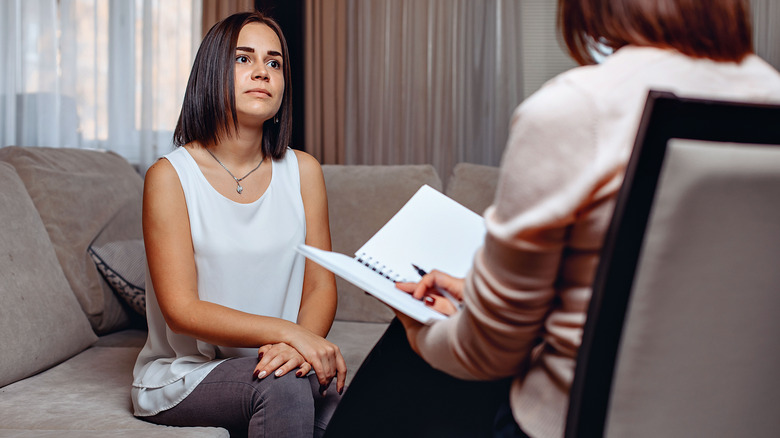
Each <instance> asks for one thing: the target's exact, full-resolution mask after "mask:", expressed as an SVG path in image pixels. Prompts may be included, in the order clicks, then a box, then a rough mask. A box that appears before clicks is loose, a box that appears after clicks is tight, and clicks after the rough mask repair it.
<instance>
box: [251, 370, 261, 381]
mask: <svg viewBox="0 0 780 438" xmlns="http://www.w3.org/2000/svg"><path fill="white" fill-rule="evenodd" d="M258 374H260V370H255V372H254V373H252V377H254V378H255V379H256V378H257V375H258Z"/></svg>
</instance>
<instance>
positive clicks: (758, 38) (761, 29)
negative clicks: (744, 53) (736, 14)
mask: <svg viewBox="0 0 780 438" xmlns="http://www.w3.org/2000/svg"><path fill="white" fill-rule="evenodd" d="M751 4H752V6H753V40H754V44H755V50H756V53H757V54H758V56H760V57H762V58H764V59H765V60H766V61H767V62H769V63H770V64H772V66H773V67H774V68H776V69H780V1H777V0H751Z"/></svg>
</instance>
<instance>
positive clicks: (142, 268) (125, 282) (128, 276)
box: [88, 239, 146, 316]
mask: <svg viewBox="0 0 780 438" xmlns="http://www.w3.org/2000/svg"><path fill="white" fill-rule="evenodd" d="M88 252H89V255H90V257H92V261H93V262H95V266H97V268H98V271H99V272H100V275H102V276H103V279H104V280H105V281H106V283H108V285H109V286H111V290H113V291H114V293H116V294H117V295H118V296H119V297H120V298H122V300H124V301H125V303H127V305H128V306H130V308H131V309H133V311H135V312H136V313H138V314H139V315H141V316H146V253H145V251H144V242H143V240H141V239H135V240H122V241H119V242H108V243H107V244H105V245H103V246H94V245H93V246H90V247H89V249H88Z"/></svg>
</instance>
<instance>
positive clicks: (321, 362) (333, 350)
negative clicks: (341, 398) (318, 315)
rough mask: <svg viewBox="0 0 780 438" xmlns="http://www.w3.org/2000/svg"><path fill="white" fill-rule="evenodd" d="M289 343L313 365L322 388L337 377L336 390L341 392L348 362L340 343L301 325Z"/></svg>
mask: <svg viewBox="0 0 780 438" xmlns="http://www.w3.org/2000/svg"><path fill="white" fill-rule="evenodd" d="M287 343H288V344H289V345H290V346H292V347H293V348H295V349H296V350H298V352H299V353H300V354H301V356H303V358H304V359H305V360H306V362H308V363H309V364H310V365H311V367H312V369H313V370H314V373H315V374H317V380H318V381H319V382H320V388H327V387H328V386H329V385H330V382H331V381H332V380H333V379H334V378H335V379H336V390H337V391H338V393H339V394H341V392H342V391H343V390H344V384H345V382H346V377H347V363H346V362H345V361H344V357H343V356H342V355H341V350H340V349H339V347H338V345H336V344H334V343H332V342H330V341H328V340H327V339H325V338H323V337H321V336H317V335H316V334H314V333H312V332H310V331H309V330H306V329H305V328H303V327H299V330H296V332H295V333H294V334H293V335H292V336H291V339H290V340H289V341H288V342H287Z"/></svg>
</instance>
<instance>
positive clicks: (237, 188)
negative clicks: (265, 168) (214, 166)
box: [206, 148, 265, 195]
mask: <svg viewBox="0 0 780 438" xmlns="http://www.w3.org/2000/svg"><path fill="white" fill-rule="evenodd" d="M206 152H208V153H209V155H211V156H212V157H214V159H215V160H217V163H219V165H220V166H222V168H223V169H225V170H226V171H227V173H229V174H230V176H232V177H233V179H234V180H236V192H238V194H239V195H240V194H241V192H243V191H244V188H243V187H241V181H243V180H244V178H246V177H248V176H249V175H251V174H252V172H254V171H255V170H257V169H259V168H260V165H261V164H263V161H265V157H263V158H261V159H260V162H259V163H258V164H257V166H255V168H254V169H252V170H250V171H249V172H247V174H246V175H244V176H242V177H241V178H236V176H235V175H233V172H231V171H230V169H228V168H227V167H225V165H224V164H222V162H221V161H219V158H217V156H216V155H214V154H213V153H212V152H211V151H210V150H209V149H208V148H206Z"/></svg>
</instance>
